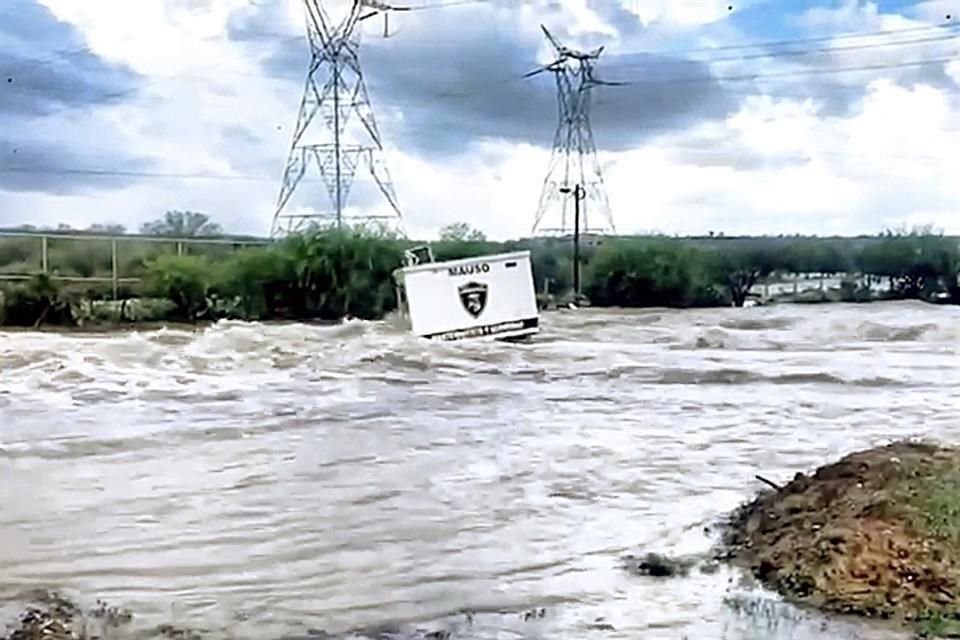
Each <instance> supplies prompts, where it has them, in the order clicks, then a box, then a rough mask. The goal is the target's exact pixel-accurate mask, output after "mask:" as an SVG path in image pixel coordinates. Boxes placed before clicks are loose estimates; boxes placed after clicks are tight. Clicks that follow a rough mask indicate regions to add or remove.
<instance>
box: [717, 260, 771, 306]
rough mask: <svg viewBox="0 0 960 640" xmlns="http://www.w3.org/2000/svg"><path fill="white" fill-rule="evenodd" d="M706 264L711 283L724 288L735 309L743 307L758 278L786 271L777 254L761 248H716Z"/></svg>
mask: <svg viewBox="0 0 960 640" xmlns="http://www.w3.org/2000/svg"><path fill="white" fill-rule="evenodd" d="M709 262H710V264H711V270H712V272H713V277H714V281H715V282H717V283H718V284H721V285H723V286H724V287H725V288H726V290H727V292H728V293H729V295H730V301H731V303H732V304H733V305H734V306H736V307H742V306H743V305H744V303H745V302H746V301H747V295H748V294H749V293H750V289H752V288H753V286H754V285H755V284H757V282H759V281H760V279H761V278H766V277H767V276H769V275H770V274H772V273H773V272H774V271H778V270H780V269H784V268H785V264H784V260H783V256H782V255H781V254H780V252H778V251H777V250H776V249H775V248H773V247H769V246H763V245H755V246H754V245H743V246H736V247H729V248H722V247H721V248H717V249H714V250H713V251H712V253H711V254H710V256H709Z"/></svg>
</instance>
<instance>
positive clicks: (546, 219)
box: [526, 25, 625, 235]
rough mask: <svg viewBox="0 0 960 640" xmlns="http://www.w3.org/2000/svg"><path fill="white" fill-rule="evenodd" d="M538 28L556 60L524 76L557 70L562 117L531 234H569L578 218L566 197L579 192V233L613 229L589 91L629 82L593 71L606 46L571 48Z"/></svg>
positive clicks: (560, 114)
mask: <svg viewBox="0 0 960 640" xmlns="http://www.w3.org/2000/svg"><path fill="white" fill-rule="evenodd" d="M540 28H541V29H543V33H544V34H545V35H546V37H547V40H548V41H549V42H550V44H551V45H552V46H553V48H554V50H555V51H556V54H557V58H556V60H554V61H553V62H551V63H550V64H547V65H545V66H543V67H541V68H539V69H536V70H534V71H531V72H530V73H528V74H526V77H530V76H534V75H536V74H538V73H543V72H544V71H549V72H551V73H553V74H554V77H555V78H556V81H557V106H558V116H559V121H558V123H557V132H556V135H555V136H554V140H553V152H552V154H551V157H550V166H549V169H548V171H547V177H546V178H545V179H544V181H543V188H542V191H541V193H540V201H539V204H538V206H537V215H536V218H535V219H534V223H533V230H532V231H533V234H534V235H538V234H542V235H554V234H559V235H567V234H569V233H570V231H571V230H572V228H573V222H575V221H573V220H571V218H572V217H573V216H568V210H569V209H570V208H571V204H570V198H569V197H568V196H569V194H571V193H573V194H577V193H578V192H579V193H580V194H582V195H580V197H581V204H580V206H581V224H580V231H581V232H582V233H615V232H616V229H615V227H614V224H613V216H612V214H611V211H610V201H609V200H608V199H607V192H606V188H605V187H604V184H603V175H602V173H601V171H600V161H599V160H598V159H597V147H596V145H595V144H594V141H593V130H592V129H591V128H590V92H591V90H592V89H593V88H594V87H596V86H599V85H611V86H617V85H622V84H625V83H622V82H604V81H602V80H598V79H597V77H596V76H595V75H594V70H593V65H594V62H595V61H596V60H597V58H599V57H600V54H601V53H602V52H603V47H599V48H598V49H595V50H593V51H590V52H583V51H577V50H575V49H570V48H569V47H566V46H564V45H562V44H560V42H558V41H557V39H556V38H555V37H553V35H552V34H551V33H550V32H549V31H548V30H547V28H546V27H544V26H543V25H540ZM578 185H579V189H578ZM574 204H576V203H574ZM558 209H559V211H557V210H558ZM557 213H559V216H557V215H556V214H557ZM548 214H552V215H548Z"/></svg>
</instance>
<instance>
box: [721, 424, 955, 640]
mask: <svg viewBox="0 0 960 640" xmlns="http://www.w3.org/2000/svg"><path fill="white" fill-rule="evenodd" d="M765 482H766V483H767V484H768V485H769V486H771V488H770V489H768V490H766V491H764V492H762V493H761V494H760V495H759V496H758V497H757V498H756V499H755V500H753V501H752V502H750V503H748V504H746V505H744V506H742V507H741V508H740V509H738V510H737V511H736V512H735V513H734V514H733V515H732V517H731V519H730V522H729V523H727V528H726V531H725V533H724V538H723V554H724V555H725V556H726V558H727V559H730V560H732V561H733V562H735V563H736V564H739V565H741V566H743V567H745V568H748V569H749V570H750V571H751V572H752V573H753V574H754V575H755V576H756V577H757V578H758V579H759V580H760V581H761V582H763V583H764V584H765V585H767V586H769V587H771V588H774V589H776V590H777V591H778V592H779V593H781V594H782V595H784V596H785V597H786V598H787V599H789V600H791V601H793V602H796V603H800V604H807V605H812V606H815V607H818V608H820V609H823V610H826V611H831V612H837V613H844V614H854V615H859V616H866V617H876V618H885V619H890V620H893V621H897V622H901V623H904V624H908V625H912V626H913V625H915V626H916V627H917V628H919V629H921V630H922V631H923V632H924V633H925V634H929V635H937V634H943V635H944V636H949V634H950V633H954V632H956V633H960V449H957V448H947V447H943V446H939V445H936V444H933V443H915V442H897V443H894V444H891V445H889V446H885V447H878V448H874V449H870V450H866V451H861V452H857V453H854V454H851V455H848V456H846V457H844V458H842V459H841V460H839V461H838V462H836V463H833V464H830V465H826V466H824V467H821V468H819V469H817V470H816V471H814V472H813V473H810V474H797V475H796V476H795V477H794V478H793V479H792V480H791V481H790V482H789V483H787V484H785V485H783V486H779V485H777V484H776V483H775V482H771V481H769V480H765Z"/></svg>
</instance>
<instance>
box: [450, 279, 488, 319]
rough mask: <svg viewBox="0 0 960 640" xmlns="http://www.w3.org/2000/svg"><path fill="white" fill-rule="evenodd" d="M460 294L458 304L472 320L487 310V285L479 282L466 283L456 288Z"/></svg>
mask: <svg viewBox="0 0 960 640" xmlns="http://www.w3.org/2000/svg"><path fill="white" fill-rule="evenodd" d="M457 291H459V292H460V302H461V303H463V308H464V309H466V310H467V313H469V314H470V315H472V316H473V317H474V318H477V317H479V316H480V314H481V313H483V310H484V309H486V308H487V285H485V284H481V283H479V282H468V283H467V284H462V285H460V286H459V287H457Z"/></svg>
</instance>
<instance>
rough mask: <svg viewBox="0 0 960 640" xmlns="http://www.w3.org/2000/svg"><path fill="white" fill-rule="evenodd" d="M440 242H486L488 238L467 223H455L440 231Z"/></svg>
mask: <svg viewBox="0 0 960 640" xmlns="http://www.w3.org/2000/svg"><path fill="white" fill-rule="evenodd" d="M439 238H440V242H486V240H487V236H486V234H484V233H483V232H482V231H480V230H479V229H474V228H472V227H471V226H470V225H469V224H467V223H466V222H454V223H452V224H448V225H447V226H445V227H443V228H442V229H440V236H439Z"/></svg>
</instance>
